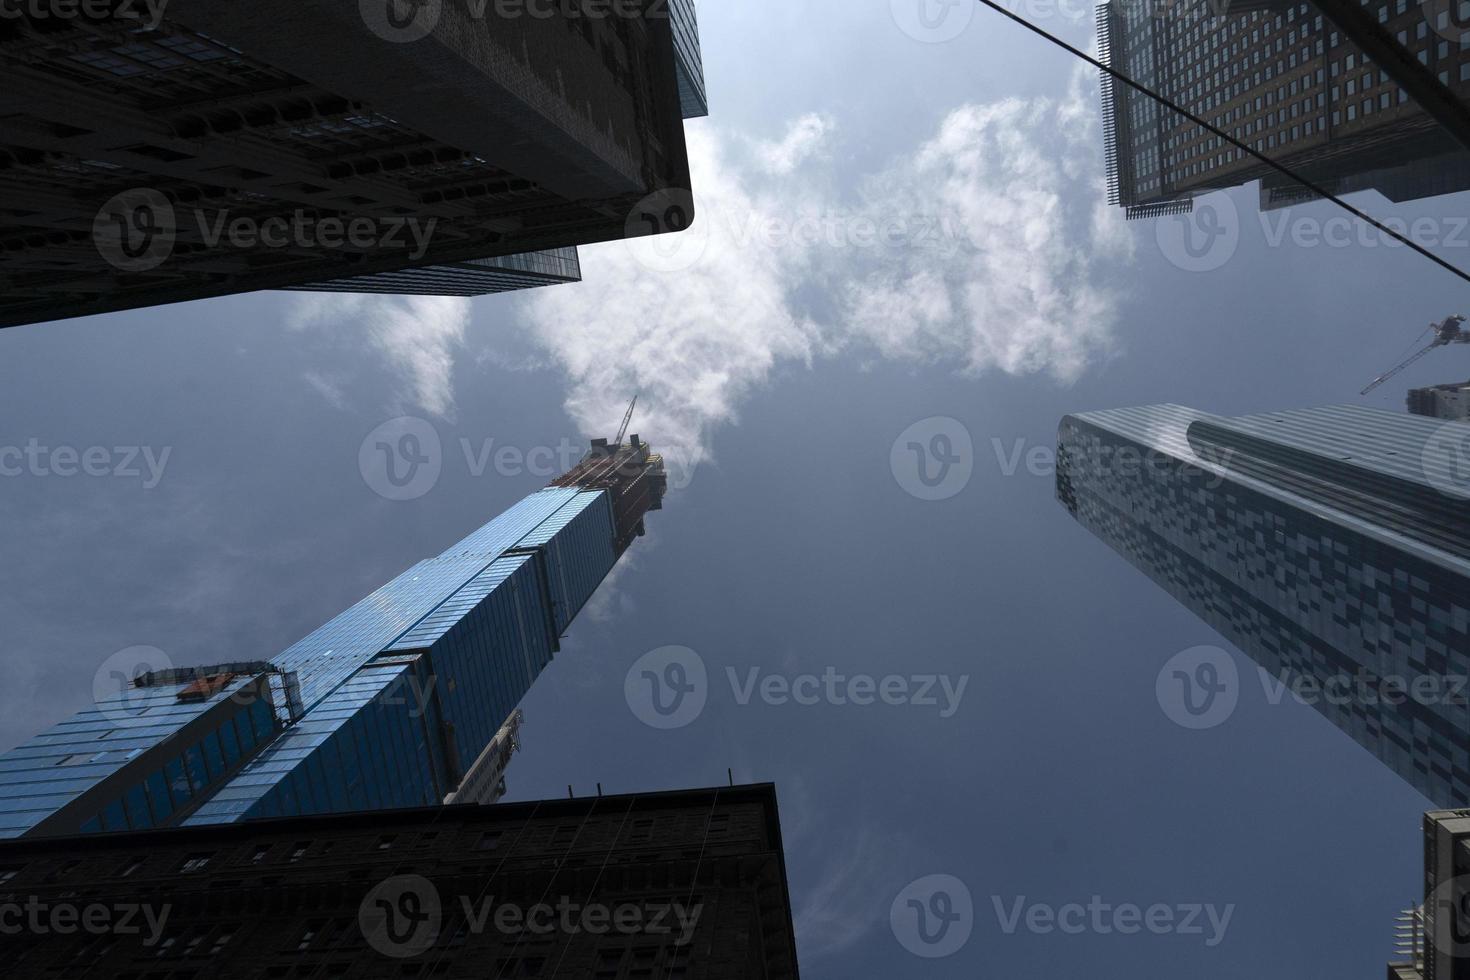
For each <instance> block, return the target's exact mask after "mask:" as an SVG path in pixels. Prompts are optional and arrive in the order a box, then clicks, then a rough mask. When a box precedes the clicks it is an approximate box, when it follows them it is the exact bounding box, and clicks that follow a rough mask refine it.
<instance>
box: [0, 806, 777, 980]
mask: <svg viewBox="0 0 1470 980" xmlns="http://www.w3.org/2000/svg"><path fill="white" fill-rule="evenodd" d="M0 932H3V933H4V937H3V948H4V950H5V952H6V966H7V968H8V975H9V976H12V977H79V976H88V977H115V978H134V980H144V978H157V980H165V978H168V980H182V978H188V977H200V978H203V977H333V976H343V977H354V978H355V977H390V976H391V977H404V976H421V977H431V976H432V977H440V976H442V977H449V978H456V977H463V978H470V977H474V978H477V980H483V978H491V977H585V978H589V980H590V978H596V980H631V978H649V980H653V978H660V980H703V978H711V980H713V978H731V980H735V978H740V980H746V978H772V980H775V978H795V977H797V976H798V972H797V965H796V949H795V942H794V937H793V932H792V921H791V903H790V897H789V895H788V893H787V886H786V872H785V864H784V858H783V854H782V847H781V831H780V826H779V822H778V818H777V812H776V795H775V789H774V787H772V786H771V785H769V784H759V785H751V786H735V787H728V788H725V787H721V788H718V789H707V790H689V791H678V792H665V793H648V794H636V795H623V796H605V797H587V798H579V799H566V800H546V801H542V802H533V803H514V804H499V805H495V806H476V805H464V806H448V807H432V808H422V809H408V810H389V811H377V812H369V813H353V814H347V815H338V816H327V817H310V818H298V819H289V820H268V821H258V822H248V823H243V824H230V825H223V826H213V827H201V828H185V829H177V830H166V831H153V832H147V833H118V834H98V835H92V836H88V837H78V838H49V839H37V840H30V839H26V840H20V841H13V842H6V843H3V844H0Z"/></svg>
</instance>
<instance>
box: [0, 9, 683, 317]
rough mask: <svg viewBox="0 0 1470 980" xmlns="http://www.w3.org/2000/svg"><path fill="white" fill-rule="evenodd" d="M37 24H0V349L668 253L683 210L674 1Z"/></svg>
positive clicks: (209, 12)
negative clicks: (426, 282) (121, 315)
mask: <svg viewBox="0 0 1470 980" xmlns="http://www.w3.org/2000/svg"><path fill="white" fill-rule="evenodd" d="M532 7H534V8H535V9H534V10H533V9H532ZM143 8H146V10H147V11H148V12H149V13H153V12H156V14H157V16H156V18H148V19H140V13H139V11H140V9H143ZM129 12H131V16H129V15H128V14H129ZM44 14H45V11H40V13H39V14H38V13H36V12H34V11H31V9H30V8H29V7H27V8H25V9H24V10H19V9H18V10H17V16H15V17H5V18H3V19H0V43H3V45H4V47H5V51H6V57H5V61H4V63H3V64H0V91H4V92H7V93H10V97H11V99H12V101H13V103H14V104H13V105H11V106H10V107H9V109H8V110H7V111H6V114H5V119H6V125H5V134H4V139H3V144H4V145H3V146H0V192H3V193H4V194H5V196H6V199H7V201H8V202H9V203H8V204H7V205H6V207H7V211H8V220H7V222H6V228H5V230H4V232H0V276H3V277H4V279H5V281H6V290H5V291H4V295H3V296H0V326H8V325H13V324H19V323H28V322H32V321H36V320H43V319H57V318H62V317H70V316H82V315H86V314H92V313H101V312H106V311H109V310H119V309H129V308H133V307H138V306H147V305H152V304H156V303H169V302H177V301H180V300H188V299H199V298H203V297H208V296H219V295H226V294H229V293H235V292H243V291H249V290H255V289H276V288H285V287H290V286H299V285H302V284H306V283H322V282H331V281H334V280H339V279H347V278H358V277H363V276H372V275H375V274H378V273H384V272H393V271H396V270H401V269H404V268H406V267H410V266H426V265H448V264H452V263H460V262H477V261H480V260H483V259H485V258H486V257H493V256H507V255H514V254H521V253H528V252H539V251H548V250H554V249H561V248H569V247H575V246H577V245H580V244H586V243H590V242H597V241H608V240H615V239H621V238H625V237H628V236H631V235H645V234H652V233H658V232H662V231H666V230H669V229H667V228H663V227H661V226H659V225H658V224H657V222H654V223H652V224H651V223H650V222H649V221H648V220H646V217H645V215H644V214H643V210H644V205H643V202H644V201H645V200H646V199H647V198H649V197H650V196H652V195H659V194H661V193H673V194H682V195H685V196H687V195H688V194H689V190H690V183H689V172H688V159H687V155H686V153H685V148H684V131H683V120H682V113H681V108H680V106H681V96H680V91H679V86H680V69H679V68H678V67H677V66H676V62H675V43H674V29H673V22H672V18H671V16H670V13H669V11H668V7H667V4H666V3H665V2H664V0H630V2H620V3H616V4H607V3H595V2H586V3H583V2H581V0H573V2H568V3H558V4H546V5H529V4H521V5H515V4H511V5H507V4H501V3H486V4H463V3H444V2H439V0H434V2H428V3H409V2H407V0H362V2H360V3H356V2H354V3H342V2H340V0H259V2H255V3H251V4H248V5H239V4H228V3H218V2H215V0H171V2H169V3H168V4H166V5H162V4H153V5H145V4H83V5H81V8H80V12H79V15H78V16H76V17H73V18H60V17H47V16H43V15H44Z"/></svg>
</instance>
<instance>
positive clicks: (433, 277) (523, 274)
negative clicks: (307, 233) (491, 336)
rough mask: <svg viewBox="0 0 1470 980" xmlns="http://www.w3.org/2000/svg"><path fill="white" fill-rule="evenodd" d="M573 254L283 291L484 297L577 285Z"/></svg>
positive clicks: (475, 262)
mask: <svg viewBox="0 0 1470 980" xmlns="http://www.w3.org/2000/svg"><path fill="white" fill-rule="evenodd" d="M581 280H582V263H581V260H580V259H579V258H578V256H577V250H576V249H575V248H555V249H550V250H548V251H545V252H526V253H523V254H521V255H502V256H499V257H491V258H486V259H468V260H466V261H464V262H449V263H446V264H444V265H425V266H419V267H418V268H410V269H397V270H394V271H393V272H375V273H373V274H372V275H370V276H352V277H350V278H347V279H333V280H332V281H331V282H314V283H309V284H307V285H305V286H289V287H287V288H288V289H292V290H300V291H303V292H311V293H389V294H394V295H399V296H486V295H489V294H491V293H505V292H510V291H512V290H516V289H531V288H534V287H536V286H556V285H559V284H561V283H568V282H581Z"/></svg>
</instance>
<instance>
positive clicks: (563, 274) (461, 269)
mask: <svg viewBox="0 0 1470 980" xmlns="http://www.w3.org/2000/svg"><path fill="white" fill-rule="evenodd" d="M668 13H669V20H670V23H671V27H672V28H673V31H672V33H673V39H674V74H675V77H676V79H677V83H678V93H679V111H680V113H681V114H682V115H683V117H684V118H685V119H695V118H699V117H702V116H708V115H709V97H708V95H707V94H706V91H705V86H704V60H703V58H702V56H701V54H700V50H699V18H698V15H697V14H696V12H695V9H694V0H671V2H670V3H669V6H668ZM581 279H582V266H581V261H580V259H579V258H578V256H577V250H576V248H574V247H567V248H555V249H547V250H545V251H541V252H526V253H523V254H520V255H503V256H494V257H490V258H483V259H468V260H466V261H463V262H449V263H444V264H442V265H428V266H420V267H418V268H411V269H397V270H393V271H389V272H376V273H373V274H371V275H366V276H351V277H348V278H345V279H333V280H331V281H329V282H318V283H311V284H308V285H304V286H290V287H287V288H289V289H292V290H299V291H304V292H321V293H390V294H395V295H419V296H486V295H489V294H491V293H505V292H510V291H512V290H516V289H532V288H534V287H536V286H556V285H560V284H563V283H569V282H580V281H581Z"/></svg>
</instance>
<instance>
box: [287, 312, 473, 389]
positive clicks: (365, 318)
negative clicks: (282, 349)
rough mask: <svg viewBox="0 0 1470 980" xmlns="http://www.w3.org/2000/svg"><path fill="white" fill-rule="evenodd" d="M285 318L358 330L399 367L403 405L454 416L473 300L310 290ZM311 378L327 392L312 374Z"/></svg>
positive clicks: (301, 326)
mask: <svg viewBox="0 0 1470 980" xmlns="http://www.w3.org/2000/svg"><path fill="white" fill-rule="evenodd" d="M287 323H288V325H290V326H291V327H293V328H295V329H306V328H310V327H318V326H347V327H349V328H351V329H354V330H357V331H360V332H361V333H362V334H365V335H366V337H367V339H368V341H369V343H370V344H371V345H372V346H373V347H374V348H376V349H377V350H378V351H379V352H380V353H381V354H382V355H383V357H384V358H385V359H386V360H387V362H388V363H389V364H390V365H391V366H392V367H393V368H394V369H395V370H396V371H398V372H399V374H400V376H401V378H402V385H401V387H400V388H399V390H398V391H397V392H396V395H397V399H398V402H399V404H403V405H407V404H413V405H417V406H418V407H419V408H421V409H423V410H424V411H427V412H431V413H433V414H435V415H439V416H444V417H450V416H452V415H453V413H454V378H453V371H454V359H455V355H456V354H457V353H458V352H459V350H460V348H461V347H463V345H464V338H465V331H466V329H467V328H468V326H469V323H470V304H469V300H467V299H463V298H461V297H457V296H373V295H365V294H360V293H307V294H304V295H302V296H300V297H297V298H296V299H295V301H294V303H293V305H292V308H291V312H290V314H289V316H288V318H287ZM307 380H308V383H311V384H312V386H313V387H316V388H317V389H318V390H319V391H322V392H323V394H328V392H327V391H324V390H323V389H322V387H321V385H319V384H317V383H316V382H315V381H313V380H312V379H311V378H310V377H308V379H307ZM328 397H330V395H328Z"/></svg>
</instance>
